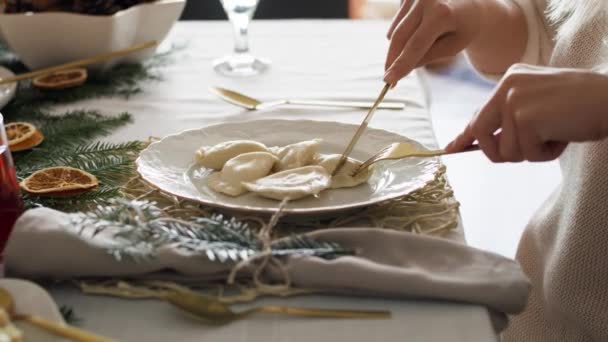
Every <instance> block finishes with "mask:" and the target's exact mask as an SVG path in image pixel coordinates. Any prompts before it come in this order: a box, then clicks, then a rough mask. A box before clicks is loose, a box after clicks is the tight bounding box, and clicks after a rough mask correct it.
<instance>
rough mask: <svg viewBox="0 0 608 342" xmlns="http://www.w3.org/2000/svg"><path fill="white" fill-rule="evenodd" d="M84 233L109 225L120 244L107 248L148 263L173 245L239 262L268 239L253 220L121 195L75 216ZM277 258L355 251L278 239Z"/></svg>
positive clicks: (297, 239)
mask: <svg viewBox="0 0 608 342" xmlns="http://www.w3.org/2000/svg"><path fill="white" fill-rule="evenodd" d="M71 219H72V222H73V223H74V225H75V226H76V227H77V228H78V229H79V231H80V233H81V234H91V235H93V236H96V235H97V234H99V233H101V232H103V231H105V230H107V229H109V230H110V231H111V232H112V236H113V238H114V240H115V241H116V242H117V245H113V246H112V247H108V249H107V251H108V253H110V254H111V255H113V256H114V257H115V258H116V259H117V260H124V259H130V260H134V261H145V260H149V259H152V258H155V257H156V255H157V251H158V250H160V249H161V248H163V247H166V246H168V245H171V246H173V247H174V248H178V249H181V250H184V251H185V252H188V253H195V254H203V255H206V256H207V258H208V259H209V260H211V261H217V262H221V263H226V262H232V263H235V262H239V261H241V260H246V259H248V258H250V257H251V256H253V255H255V254H257V253H260V252H261V251H262V247H263V244H262V241H260V239H259V238H258V236H257V234H256V232H255V231H254V230H252V229H251V228H249V226H247V224H244V223H243V222H241V221H238V220H236V219H234V218H232V219H225V218H224V217H223V216H222V215H214V216H212V217H210V218H206V217H194V218H192V219H190V220H189V221H183V220H178V219H174V218H171V217H167V216H165V215H164V214H163V212H162V211H161V210H160V209H159V208H157V207H156V206H155V203H153V202H149V201H135V200H133V201H128V200H126V199H115V200H112V201H111V202H110V204H108V205H106V206H98V207H97V208H96V209H95V210H91V211H89V212H87V213H76V214H71ZM271 251H272V254H273V255H275V256H290V255H298V256H317V257H321V258H326V259H332V258H335V257H337V256H340V255H349V254H353V253H352V251H350V250H347V249H344V248H342V247H341V246H340V245H339V244H336V243H332V242H324V241H317V240H315V239H313V238H310V237H308V236H305V235H296V236H292V237H289V238H286V239H282V240H278V241H276V242H274V243H273V244H272V245H271Z"/></svg>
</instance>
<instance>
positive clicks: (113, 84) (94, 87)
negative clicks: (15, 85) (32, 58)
mask: <svg viewBox="0 0 608 342" xmlns="http://www.w3.org/2000/svg"><path fill="white" fill-rule="evenodd" d="M175 49H178V48H175ZM173 51H174V49H171V50H169V51H168V52H165V53H161V54H156V55H155V56H153V57H152V58H150V59H149V60H147V61H145V62H144V63H134V64H119V65H116V66H114V67H112V68H109V69H104V70H98V71H91V72H89V77H88V79H87V82H86V83H85V84H84V85H82V86H80V87H75V88H69V89H62V90H55V91H48V90H47V91H42V90H39V89H37V88H35V87H33V86H32V84H31V82H20V83H19V89H18V94H19V95H18V96H17V97H16V98H15V99H14V100H13V101H11V102H10V103H9V104H8V105H7V106H6V107H4V108H3V115H4V116H5V119H6V120H8V121H11V120H12V121H17V120H22V119H23V118H24V117H26V116H28V115H29V113H30V112H32V111H39V110H41V109H45V108H47V107H48V106H50V105H55V104H63V103H72V102H76V101H80V100H86V99H94V98H100V97H123V98H128V97H130V96H132V95H134V94H137V93H139V92H141V86H140V85H141V83H142V82H143V81H150V80H159V79H161V76H160V74H159V73H158V72H157V67H159V66H162V65H164V64H166V63H167V62H168V61H169V60H170V56H171V54H172V53H173ZM0 54H1V51H0ZM10 56H11V55H10V54H8V53H5V54H4V57H5V58H0V64H4V65H5V66H7V67H9V69H12V70H13V71H14V72H23V71H24V70H23V67H22V66H21V65H19V63H16V62H14V60H13V59H11V58H12V57H10ZM11 61H12V62H11Z"/></svg>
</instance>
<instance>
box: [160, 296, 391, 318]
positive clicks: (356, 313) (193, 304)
mask: <svg viewBox="0 0 608 342" xmlns="http://www.w3.org/2000/svg"><path fill="white" fill-rule="evenodd" d="M163 298H164V299H165V300H166V301H168V302H169V303H171V304H172V305H174V306H176V307H178V308H180V309H182V310H184V311H185V312H187V313H189V314H190V315H192V316H194V317H195V318H197V319H200V320H202V321H204V322H207V323H212V324H227V323H230V322H234V321H238V320H240V319H243V318H246V317H248V316H250V315H253V314H255V313H274V314H284V315H295V316H307V317H319V318H390V317H391V313H390V311H375V310H334V309H313V308H295V307H286V306H275V305H270V306H260V307H257V308H253V309H248V310H244V311H239V312H236V311H233V310H232V309H230V306H229V305H228V304H225V303H222V302H221V301H219V300H217V299H215V298H213V297H209V296H204V295H201V294H198V293H195V292H186V291H171V292H169V293H167V294H166V295H164V296H163Z"/></svg>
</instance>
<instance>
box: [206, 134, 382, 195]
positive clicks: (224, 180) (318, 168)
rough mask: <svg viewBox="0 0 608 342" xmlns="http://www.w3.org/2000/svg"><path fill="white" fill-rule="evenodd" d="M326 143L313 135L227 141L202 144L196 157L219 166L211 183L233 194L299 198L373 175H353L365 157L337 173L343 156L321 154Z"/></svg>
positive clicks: (358, 182) (367, 172)
mask: <svg viewBox="0 0 608 342" xmlns="http://www.w3.org/2000/svg"><path fill="white" fill-rule="evenodd" d="M321 143H322V140H321V139H313V140H307V141H301V142H297V143H293V144H290V145H286V146H273V147H267V146H266V145H264V144H262V143H260V142H257V141H250V140H234V141H226V142H223V143H220V144H217V145H214V146H203V147H201V148H200V149H199V150H198V151H196V160H197V162H198V163H199V164H200V165H201V166H203V167H206V168H209V169H213V170H214V172H213V173H212V174H211V175H209V177H208V178H207V184H208V186H209V187H210V188H211V189H212V190H214V191H216V192H219V193H222V194H225V195H228V196H240V195H242V194H244V193H247V192H253V193H255V194H257V195H259V196H261V197H265V198H270V199H274V200H279V201H280V200H283V199H286V198H287V199H289V200H297V199H300V198H304V197H308V196H317V195H318V194H319V193H321V192H322V191H324V190H327V189H338V188H347V187H355V186H359V185H361V184H363V183H366V182H367V181H368V180H369V178H370V176H371V171H370V169H366V170H362V171H361V172H359V173H358V174H357V175H356V176H353V175H354V173H355V170H356V169H357V168H358V167H359V166H360V165H361V162H360V161H358V160H356V159H352V158H348V160H347V162H346V163H345V164H344V166H343V167H342V168H341V169H340V171H339V172H338V174H336V175H335V176H333V177H332V176H331V174H332V172H333V171H334V169H335V167H336V165H337V164H338V161H339V160H340V155H339V154H320V153H319V152H318V151H319V148H320V146H321Z"/></svg>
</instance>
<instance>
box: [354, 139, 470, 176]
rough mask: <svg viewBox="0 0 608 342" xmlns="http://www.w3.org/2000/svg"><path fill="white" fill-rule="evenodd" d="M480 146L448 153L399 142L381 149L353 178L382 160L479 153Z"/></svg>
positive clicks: (360, 167) (359, 168)
mask: <svg viewBox="0 0 608 342" xmlns="http://www.w3.org/2000/svg"><path fill="white" fill-rule="evenodd" d="M478 150H479V145H471V146H469V147H467V148H465V149H464V150H462V151H458V152H450V153H448V152H446V151H445V150H443V149H440V150H427V149H425V148H424V147H422V146H420V145H419V144H414V143H411V142H398V143H392V144H390V145H388V146H386V147H385V148H383V149H381V150H380V152H378V153H376V154H375V155H373V156H372V157H371V158H369V159H368V160H366V161H365V162H364V163H363V164H361V165H360V166H359V167H358V168H357V169H356V170H355V173H354V174H353V176H355V175H357V174H358V173H359V172H361V171H363V170H365V169H366V168H368V167H370V166H371V165H372V164H374V163H377V162H379V161H381V160H395V159H403V158H409V157H436V156H441V155H446V154H455V153H462V152H470V151H478Z"/></svg>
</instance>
